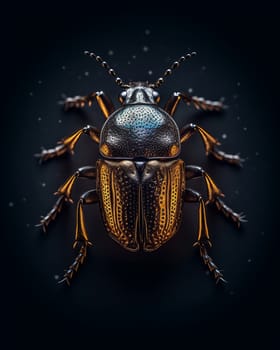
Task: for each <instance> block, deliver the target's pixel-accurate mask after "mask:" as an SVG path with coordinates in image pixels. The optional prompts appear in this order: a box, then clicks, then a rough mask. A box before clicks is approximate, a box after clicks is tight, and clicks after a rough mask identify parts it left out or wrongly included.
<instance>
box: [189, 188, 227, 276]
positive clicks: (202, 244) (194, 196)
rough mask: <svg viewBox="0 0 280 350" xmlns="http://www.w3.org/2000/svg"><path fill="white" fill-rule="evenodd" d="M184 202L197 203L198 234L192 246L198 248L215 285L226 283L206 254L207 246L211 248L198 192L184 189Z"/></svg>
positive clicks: (203, 206) (204, 212) (202, 202)
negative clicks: (211, 273) (221, 282)
mask: <svg viewBox="0 0 280 350" xmlns="http://www.w3.org/2000/svg"><path fill="white" fill-rule="evenodd" d="M184 201H185V202H191V203H199V209H198V234H197V241H196V243H195V244H194V246H197V247H198V248H199V253H200V256H201V257H202V259H203V262H204V264H205V265H207V267H208V269H209V271H210V272H213V274H214V278H215V280H216V283H218V282H219V281H223V282H226V281H225V280H224V278H223V274H222V272H221V271H220V270H219V269H218V267H217V265H215V263H214V261H213V259H212V258H211V257H210V256H209V255H208V253H207V249H206V247H207V245H209V246H210V247H211V242H210V237H209V232H208V225H207V219H206V210H205V204H204V201H203V199H202V197H201V195H200V194H199V193H198V192H195V191H193V190H191V189H186V190H185V192H184Z"/></svg>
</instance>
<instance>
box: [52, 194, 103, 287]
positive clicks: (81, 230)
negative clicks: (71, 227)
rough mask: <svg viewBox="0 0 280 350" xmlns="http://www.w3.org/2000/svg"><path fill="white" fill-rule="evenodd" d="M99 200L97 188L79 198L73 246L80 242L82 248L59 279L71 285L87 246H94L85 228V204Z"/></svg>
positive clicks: (82, 260)
mask: <svg viewBox="0 0 280 350" xmlns="http://www.w3.org/2000/svg"><path fill="white" fill-rule="evenodd" d="M97 202H98V195H97V191H96V190H91V191H88V192H86V193H84V194H83V195H82V196H81V198H80V200H79V203H78V205H77V214H76V230H75V241H74V245H73V247H74V248H75V247H76V246H77V244H80V245H81V248H80V250H79V253H78V255H77V257H76V258H75V260H74V262H73V264H71V265H70V266H69V267H68V269H67V270H66V272H65V274H64V275H63V279H62V280H61V281H59V283H63V282H66V283H67V284H68V285H70V280H71V279H72V277H73V274H74V272H77V271H78V269H79V267H80V265H81V264H82V263H83V262H84V259H85V257H86V254H87V248H88V247H89V246H92V243H91V242H90V241H89V239H88V234H87V231H86V228H85V219H84V212H83V206H84V205H87V204H94V203H97Z"/></svg>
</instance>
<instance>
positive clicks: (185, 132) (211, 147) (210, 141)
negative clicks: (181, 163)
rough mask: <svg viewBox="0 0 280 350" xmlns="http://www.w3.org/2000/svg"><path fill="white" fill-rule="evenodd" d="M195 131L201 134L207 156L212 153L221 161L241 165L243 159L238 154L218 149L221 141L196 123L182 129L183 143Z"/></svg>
mask: <svg viewBox="0 0 280 350" xmlns="http://www.w3.org/2000/svg"><path fill="white" fill-rule="evenodd" d="M195 132H198V133H199V135H200V136H201V138H202V141H203V143H204V147H205V151H206V155H207V156H208V155H209V154H211V155H212V156H213V157H214V158H216V159H218V160H220V161H224V162H227V163H230V164H235V165H239V166H241V164H242V162H243V159H242V158H240V157H239V155H238V154H227V153H225V152H223V151H221V150H219V149H217V148H216V146H219V145H220V142H219V141H218V140H217V139H216V138H215V137H213V136H212V135H211V134H209V133H208V132H207V131H206V130H204V129H203V128H201V127H200V126H198V125H196V124H192V123H191V124H187V125H185V126H184V127H183V128H182V129H181V130H180V136H181V143H183V142H185V141H187V140H188V139H189V138H190V137H191V136H192V135H193V134H194V133H195Z"/></svg>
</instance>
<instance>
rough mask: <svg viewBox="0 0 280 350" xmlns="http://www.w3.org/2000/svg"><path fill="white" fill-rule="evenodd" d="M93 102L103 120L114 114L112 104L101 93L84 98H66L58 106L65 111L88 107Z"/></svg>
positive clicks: (94, 93)
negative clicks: (96, 105)
mask: <svg viewBox="0 0 280 350" xmlns="http://www.w3.org/2000/svg"><path fill="white" fill-rule="evenodd" d="M95 100H96V102H97V104H98V106H99V107H100V109H101V111H102V113H103V114H104V117H105V118H108V116H109V115H110V114H112V113H113V112H114V110H115V108H114V105H113V102H112V101H111V100H110V98H109V97H108V96H106V95H105V94H104V92H103V91H97V92H92V93H90V94H88V95H86V96H75V97H66V98H65V100H64V101H61V102H60V104H63V105H64V109H65V110H66V111H67V110H68V109H70V108H83V107H85V105H88V106H89V107H90V106H91V105H92V102H93V101H95Z"/></svg>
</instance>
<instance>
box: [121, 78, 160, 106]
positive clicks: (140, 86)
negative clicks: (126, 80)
mask: <svg viewBox="0 0 280 350" xmlns="http://www.w3.org/2000/svg"><path fill="white" fill-rule="evenodd" d="M157 97H158V93H157V92H156V91H155V90H154V89H152V88H151V87H149V85H148V83H145V82H133V83H131V84H130V87H129V88H127V89H126V91H125V92H124V99H123V100H124V101H123V104H124V105H130V104H140V103H144V104H155V103H157V101H156V100H157Z"/></svg>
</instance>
